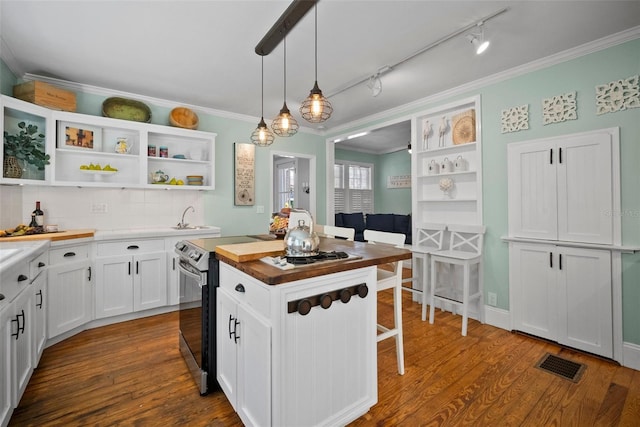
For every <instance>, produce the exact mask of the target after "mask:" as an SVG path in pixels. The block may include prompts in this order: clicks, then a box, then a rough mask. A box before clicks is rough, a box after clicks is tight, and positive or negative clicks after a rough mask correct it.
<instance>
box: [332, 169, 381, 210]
mask: <svg viewBox="0 0 640 427" xmlns="http://www.w3.org/2000/svg"><path fill="white" fill-rule="evenodd" d="M333 176H334V185H333V187H334V209H335V212H336V213H337V212H346V213H351V212H364V213H373V165H371V164H367V163H353V162H341V161H336V163H335V164H334V165H333Z"/></svg>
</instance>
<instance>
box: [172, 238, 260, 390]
mask: <svg viewBox="0 0 640 427" xmlns="http://www.w3.org/2000/svg"><path fill="white" fill-rule="evenodd" d="M259 240H260V239H259V238H256V237H250V236H232V237H215V238H209V239H194V240H183V241H180V242H178V243H177V244H176V246H175V252H176V253H177V254H179V255H180V261H179V263H178V266H179V270H180V332H179V341H180V351H181V353H182V355H183V357H184V359H185V361H186V362H187V365H188V366H189V369H190V371H191V373H192V375H193V377H194V379H195V381H196V383H197V384H198V388H199V391H200V394H201V395H205V394H207V393H208V392H209V391H212V390H216V389H219V388H220V386H219V385H218V381H217V380H216V288H217V287H218V285H219V277H220V269H219V261H218V260H217V259H216V257H215V249H216V246H218V245H230V244H234V243H248V242H256V241H259Z"/></svg>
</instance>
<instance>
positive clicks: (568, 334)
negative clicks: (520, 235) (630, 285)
mask: <svg viewBox="0 0 640 427" xmlns="http://www.w3.org/2000/svg"><path fill="white" fill-rule="evenodd" d="M611 282H612V280H611V253H610V252H609V251H607V250H596V249H584V248H573V247H561V246H556V245H549V244H538V243H514V242H512V243H510V245H509V283H510V290H511V307H512V310H511V312H512V313H513V327H514V329H516V330H519V331H522V332H526V333H529V334H532V335H535V336H539V337H542V338H546V339H549V340H552V341H556V342H558V343H560V344H563V345H567V346H570V347H574V348H577V349H580V350H585V351H588V352H590V353H594V354H598V355H601V356H604V357H609V358H612V357H613V320H612V319H613V316H612V286H611Z"/></svg>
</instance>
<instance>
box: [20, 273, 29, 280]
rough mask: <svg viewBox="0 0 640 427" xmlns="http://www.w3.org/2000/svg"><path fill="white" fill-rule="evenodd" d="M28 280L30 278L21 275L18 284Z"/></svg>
mask: <svg viewBox="0 0 640 427" xmlns="http://www.w3.org/2000/svg"><path fill="white" fill-rule="evenodd" d="M27 279H28V277H27V276H25V275H24V274H21V275H19V276H18V282H24V281H25V280H27Z"/></svg>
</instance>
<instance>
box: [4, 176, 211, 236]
mask: <svg viewBox="0 0 640 427" xmlns="http://www.w3.org/2000/svg"><path fill="white" fill-rule="evenodd" d="M7 188H11V190H9V191H6V189H7ZM15 188H18V189H20V191H21V195H20V196H21V197H18V196H19V195H18V193H17V192H16V191H15V190H14V189H15ZM5 193H6V194H5ZM0 194H2V206H1V207H0V212H1V213H2V215H1V216H0V219H1V220H2V222H3V225H2V226H5V225H4V222H5V216H6V217H7V220H9V221H16V220H17V221H18V222H24V223H29V221H30V218H31V212H32V211H33V210H34V209H35V205H36V201H40V204H41V208H42V210H43V211H44V214H45V224H57V225H58V228H59V229H60V230H70V229H79V228H93V229H97V230H114V229H129V228H136V229H139V228H155V227H170V226H174V225H176V224H177V223H178V222H179V221H180V219H181V217H182V213H183V212H184V210H185V209H186V208H187V207H188V206H193V207H194V209H195V212H193V211H191V210H189V212H187V213H186V215H185V222H187V223H189V224H192V225H215V224H206V222H205V220H204V207H203V206H204V202H203V197H202V193H201V192H199V191H171V190H143V189H139V190H138V189H119V188H84V187H83V188H77V187H46V186H24V187H4V186H3V187H2V192H1V193H0ZM7 196H11V197H10V199H11V202H9V203H5V201H6V200H9V197H7ZM14 200H19V201H18V202H14ZM16 203H19V204H20V208H19V212H21V213H20V214H19V215H21V216H20V217H18V216H17V215H18V214H17V213H16V211H18V208H17V207H15V206H14V204H16ZM5 205H7V206H6V207H5ZM5 211H6V212H5ZM12 224H13V223H12V222H10V223H9V224H8V225H6V227H9V226H12ZM13 225H14V226H15V225H17V224H13Z"/></svg>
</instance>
